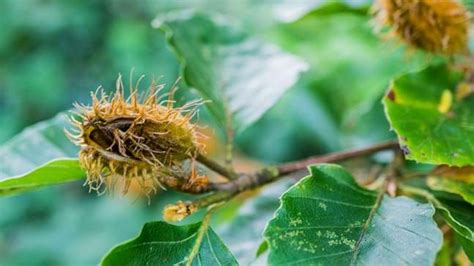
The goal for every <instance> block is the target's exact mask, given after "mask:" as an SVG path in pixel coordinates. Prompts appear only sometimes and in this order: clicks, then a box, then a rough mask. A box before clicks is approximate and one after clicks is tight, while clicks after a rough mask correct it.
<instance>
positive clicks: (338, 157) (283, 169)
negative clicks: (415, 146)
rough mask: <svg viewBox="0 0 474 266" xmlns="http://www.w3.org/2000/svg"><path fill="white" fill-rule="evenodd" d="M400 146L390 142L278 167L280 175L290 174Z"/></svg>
mask: <svg viewBox="0 0 474 266" xmlns="http://www.w3.org/2000/svg"><path fill="white" fill-rule="evenodd" d="M398 148H399V144H398V142H396V141H389V142H385V143H381V144H376V145H373V146H370V147H367V148H362V149H356V150H351V151H343V152H335V153H330V154H327V155H323V156H314V157H310V158H307V159H304V160H301V161H295V162H291V163H286V164H282V165H280V166H278V171H279V173H280V174H283V175H284V174H288V173H292V172H295V171H298V170H301V169H304V168H306V167H307V166H308V165H311V164H316V163H328V162H337V161H343V160H346V159H350V158H355V157H363V156H367V155H370V154H373V153H375V152H378V151H383V150H389V149H398Z"/></svg>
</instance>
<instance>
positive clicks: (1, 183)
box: [0, 159, 86, 196]
mask: <svg viewBox="0 0 474 266" xmlns="http://www.w3.org/2000/svg"><path fill="white" fill-rule="evenodd" d="M85 175H86V174H85V173H84V170H82V169H81V167H80V165H79V161H78V160H77V159H58V160H52V161H50V162H48V163H46V164H44V165H42V166H40V167H38V168H36V169H35V170H33V171H31V172H29V173H26V174H24V175H21V176H16V177H11V178H7V179H2V180H0V196H6V195H11V194H16V193H20V192H25V191H29V190H32V189H35V188H40V187H44V186H48V185H55V184H61V183H66V182H72V181H76V180H79V179H83V178H84V177H85Z"/></svg>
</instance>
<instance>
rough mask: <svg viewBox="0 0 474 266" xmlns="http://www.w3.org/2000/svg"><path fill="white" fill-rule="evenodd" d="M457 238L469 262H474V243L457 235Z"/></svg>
mask: <svg viewBox="0 0 474 266" xmlns="http://www.w3.org/2000/svg"><path fill="white" fill-rule="evenodd" d="M457 237H458V238H457V239H458V241H459V242H460V243H461V246H462V248H463V250H464V252H465V253H466V255H467V257H468V258H469V260H471V262H474V241H472V240H469V239H467V238H465V237H463V236H461V235H459V234H457Z"/></svg>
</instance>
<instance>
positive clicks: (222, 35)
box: [154, 13, 307, 129]
mask: <svg viewBox="0 0 474 266" xmlns="http://www.w3.org/2000/svg"><path fill="white" fill-rule="evenodd" d="M154 25H155V26H157V27H159V28H161V29H162V30H164V31H165V33H166V35H167V39H168V42H169V44H170V45H171V47H172V48H173V49H174V51H175V53H176V54H177V56H178V58H179V59H180V60H181V64H182V68H183V73H182V74H183V78H184V80H185V82H186V83H187V84H188V85H189V86H191V87H194V88H195V89H196V90H197V91H198V92H199V93H200V94H201V95H202V97H203V98H204V99H205V100H211V101H212V103H208V104H207V105H206V106H208V107H209V108H210V110H211V112H212V114H213V115H214V116H215V117H216V118H217V120H218V121H219V122H222V124H225V121H226V116H227V115H226V114H230V115H231V116H232V118H233V119H232V120H233V121H232V124H233V127H234V128H236V129H244V128H245V127H247V126H248V125H250V124H252V123H253V122H255V121H256V120H257V119H259V118H260V117H261V116H262V115H263V114H264V113H265V112H266V111H267V110H268V109H269V108H270V107H272V106H273V105H274V104H275V103H276V102H277V100H278V99H279V98H280V97H281V96H282V95H283V94H284V93H285V92H286V91H287V90H288V89H289V88H290V87H292V86H293V84H295V83H296V81H297V80H298V78H299V74H300V73H301V72H303V71H305V70H306V69H307V64H306V63H304V62H303V61H302V60H301V59H299V58H297V57H295V56H292V55H290V54H286V53H284V52H282V51H281V50H280V49H279V48H277V47H275V46H273V45H270V44H267V43H264V42H262V41H260V40H257V39H253V38H249V37H248V36H247V35H246V34H244V33H243V32H241V31H239V30H237V29H235V28H232V27H230V26H229V25H227V24H224V23H223V22H222V20H218V19H214V18H211V17H209V16H206V15H204V14H194V13H191V14H190V13H186V14H184V13H182V14H181V16H175V17H173V18H164V19H161V18H157V19H156V20H155V22H154Z"/></svg>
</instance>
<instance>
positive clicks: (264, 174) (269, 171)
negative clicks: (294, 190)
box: [197, 141, 399, 207]
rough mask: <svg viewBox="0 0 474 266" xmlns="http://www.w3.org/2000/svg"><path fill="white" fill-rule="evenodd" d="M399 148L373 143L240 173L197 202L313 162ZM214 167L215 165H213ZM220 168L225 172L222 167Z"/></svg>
mask: <svg viewBox="0 0 474 266" xmlns="http://www.w3.org/2000/svg"><path fill="white" fill-rule="evenodd" d="M397 149H399V145H398V142H395V141H391V142H386V143H381V144H377V145H373V146H370V147H367V148H363V149H356V150H350V151H343V152H335V153H331V154H327V155H322V156H314V157H310V158H308V159H304V160H300V161H294V162H290V163H285V164H282V165H277V166H269V167H266V168H263V169H261V170H259V171H257V172H253V173H243V174H239V176H238V178H237V179H235V180H231V181H229V182H225V183H211V184H209V186H208V187H207V189H206V191H205V192H215V193H213V194H211V195H208V196H206V197H203V198H201V199H199V200H198V201H197V202H198V203H199V204H198V205H199V206H200V207H204V206H209V205H210V204H213V203H216V202H221V201H224V200H227V199H230V198H232V197H234V196H235V195H237V194H239V193H240V192H242V191H245V190H249V189H253V188H256V187H259V186H262V185H265V184H268V183H271V182H273V181H275V180H278V179H280V178H281V177H284V176H286V175H288V174H291V173H294V172H296V171H300V170H302V169H305V168H306V167H307V166H308V165H311V164H316V163H333V162H339V161H343V160H347V159H352V158H356V157H363V156H368V155H371V154H374V153H376V152H379V151H383V150H397ZM213 168H215V167H214V166H213ZM211 169H212V168H211ZM224 169H225V168H224ZM219 170H220V171H221V172H222V173H224V171H222V169H219Z"/></svg>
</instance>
